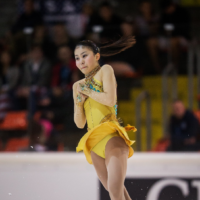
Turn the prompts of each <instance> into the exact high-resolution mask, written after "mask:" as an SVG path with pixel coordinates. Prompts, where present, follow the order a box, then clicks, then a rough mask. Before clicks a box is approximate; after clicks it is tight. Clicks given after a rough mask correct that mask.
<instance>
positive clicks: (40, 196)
mask: <svg viewBox="0 0 200 200" xmlns="http://www.w3.org/2000/svg"><path fill="white" fill-rule="evenodd" d="M116 176H117V174H116ZM125 186H126V188H127V190H128V192H129V194H130V196H131V197H132V199H134V200H136V199H137V200H169V199H172V200H173V199H176V200H200V153H176V154H174V153H135V154H134V156H132V157H131V158H129V159H128V168H127V176H126V180H125ZM55 199H59V200H109V196H108V193H107V191H105V190H104V188H103V187H102V185H101V184H100V182H99V181H98V178H97V175H96V172H95V170H94V167H93V165H90V164H88V163H87V161H86V159H85V156H84V154H83V153H44V154H43V153H4V154H0V200H55Z"/></svg>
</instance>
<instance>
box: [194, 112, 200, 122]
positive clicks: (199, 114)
mask: <svg viewBox="0 0 200 200" xmlns="http://www.w3.org/2000/svg"><path fill="white" fill-rule="evenodd" d="M193 113H194V115H195V116H196V118H197V119H198V121H199V123H200V110H194V111H193Z"/></svg>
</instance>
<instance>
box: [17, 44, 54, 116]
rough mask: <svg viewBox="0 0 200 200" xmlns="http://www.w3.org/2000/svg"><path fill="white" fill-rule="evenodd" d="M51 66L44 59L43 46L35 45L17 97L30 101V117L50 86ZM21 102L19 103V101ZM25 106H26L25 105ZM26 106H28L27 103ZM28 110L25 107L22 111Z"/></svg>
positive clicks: (24, 68) (26, 63)
mask: <svg viewBox="0 0 200 200" xmlns="http://www.w3.org/2000/svg"><path fill="white" fill-rule="evenodd" d="M50 76H51V65H50V63H49V61H48V60H47V59H46V58H45V57H44V55H43V51H42V48H41V46H38V45H33V47H32V50H31V52H30V57H29V59H28V60H27V61H26V62H25V63H24V66H23V77H22V80H21V83H20V86H19V88H18V89H17V93H16V96H17V98H20V99H21V100H22V99H24V100H25V102H26V100H27V99H28V98H30V99H29V101H30V102H29V111H30V115H33V114H34V113H35V111H36V107H37V101H38V98H39V97H40V96H41V95H42V94H43V93H46V90H47V88H48V87H49V85H50ZM18 102H19V101H18ZM23 105H24V104H23ZM25 105H27V104H26V103H25ZM24 108H27V107H23V108H22V109H24Z"/></svg>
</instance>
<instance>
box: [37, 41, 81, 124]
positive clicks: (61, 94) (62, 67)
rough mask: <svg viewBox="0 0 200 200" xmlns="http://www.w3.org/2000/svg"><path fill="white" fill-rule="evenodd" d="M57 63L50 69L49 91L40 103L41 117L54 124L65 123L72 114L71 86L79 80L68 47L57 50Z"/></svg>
mask: <svg viewBox="0 0 200 200" xmlns="http://www.w3.org/2000/svg"><path fill="white" fill-rule="evenodd" d="M57 56H58V63H57V64H56V65H55V66H54V67H53V69H52V76H51V91H50V93H49V96H45V97H44V98H43V99H41V101H40V107H41V109H42V110H43V115H44V116H45V117H46V118H47V119H48V120H50V121H52V122H53V123H54V124H60V123H64V121H65V122H66V119H67V118H69V117H71V115H72V114H73V97H72V85H73V83H74V82H76V81H77V80H79V74H78V70H77V67H76V64H75V60H74V59H73V57H72V51H71V49H70V48H69V46H66V45H62V46H60V47H59V49H58V55H57Z"/></svg>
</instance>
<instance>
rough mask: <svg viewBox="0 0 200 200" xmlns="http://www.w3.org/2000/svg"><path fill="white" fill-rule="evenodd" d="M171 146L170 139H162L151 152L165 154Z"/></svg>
mask: <svg viewBox="0 0 200 200" xmlns="http://www.w3.org/2000/svg"><path fill="white" fill-rule="evenodd" d="M169 145H170V140H169V139H164V138H163V139H160V140H159V141H158V143H157V144H156V146H155V147H154V148H153V149H152V150H151V151H155V152H163V151H166V150H167V148H168V146H169Z"/></svg>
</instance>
